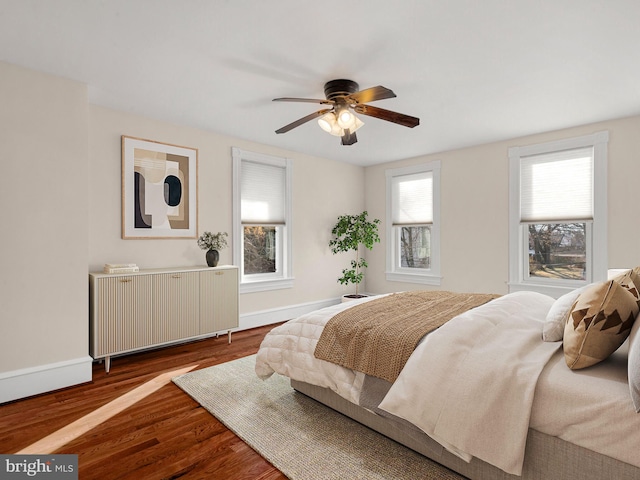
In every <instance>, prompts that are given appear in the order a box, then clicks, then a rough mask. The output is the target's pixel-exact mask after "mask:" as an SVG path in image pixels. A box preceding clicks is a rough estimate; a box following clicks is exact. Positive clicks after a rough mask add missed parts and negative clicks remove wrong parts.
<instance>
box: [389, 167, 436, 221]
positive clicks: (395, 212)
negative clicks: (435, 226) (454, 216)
mask: <svg viewBox="0 0 640 480" xmlns="http://www.w3.org/2000/svg"><path fill="white" fill-rule="evenodd" d="M391 195H392V199H391V205H392V213H391V217H392V220H391V221H392V224H393V226H400V225H427V224H431V223H433V172H421V173H415V174H411V175H400V176H397V177H393V178H392V179H391Z"/></svg>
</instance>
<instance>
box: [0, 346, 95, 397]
mask: <svg viewBox="0 0 640 480" xmlns="http://www.w3.org/2000/svg"><path fill="white" fill-rule="evenodd" d="M92 362H93V359H92V358H91V357H90V356H86V357H81V358H75V359H73V360H67V361H64V362H57V363H50V364H47V365H39V366H37V367H31V368H23V369H21V370H14V371H11V372H4V373H0V403H4V402H10V401H12V400H18V399H20V398H25V397H30V396H32V395H38V394H40V393H45V392H50V391H52V390H59V389H61V388H66V387H70V386H72V385H78V384H79V383H85V382H90V381H91V378H92V376H91V363H92Z"/></svg>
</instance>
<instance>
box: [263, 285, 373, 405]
mask: <svg viewBox="0 0 640 480" xmlns="http://www.w3.org/2000/svg"><path fill="white" fill-rule="evenodd" d="M375 298H380V297H379V296H378V297H367V298H364V299H360V300H353V301H350V302H346V303H339V304H337V305H332V306H330V307H326V308H323V309H321V310H316V311H315V312H311V313H307V314H305V315H302V316H300V317H298V318H296V319H294V320H290V321H289V322H287V323H284V324H282V325H280V326H278V327H276V328H274V329H273V330H271V331H270V332H269V333H268V334H267V335H266V336H265V338H264V340H263V341H262V344H261V345H260V350H258V355H257V357H256V374H257V375H258V377H260V378H262V379H263V380H264V379H266V378H269V377H270V376H271V375H273V373H274V372H275V373H279V374H280V375H285V376H287V377H289V378H292V379H293V380H298V381H301V382H306V383H310V384H312V385H317V386H319V387H325V388H330V389H331V390H333V391H334V392H336V393H337V394H338V395H340V396H341V397H343V398H345V399H347V400H349V401H350V402H352V403H355V404H357V403H358V401H359V399H360V391H361V390H362V382H363V381H364V374H363V373H360V372H354V371H353V370H350V369H348V368H344V367H341V366H340V365H336V364H334V363H330V362H326V361H324V360H319V359H317V358H316V357H315V356H314V355H313V353H314V351H315V349H316V344H317V343H318V340H319V339H320V335H321V334H322V329H323V328H324V326H325V324H326V323H327V322H328V321H329V320H330V319H331V318H332V317H333V316H334V315H335V314H337V313H338V312H341V311H343V310H345V309H347V308H349V307H351V306H353V305H355V304H356V303H364V302H368V301H370V300H373V299H375Z"/></svg>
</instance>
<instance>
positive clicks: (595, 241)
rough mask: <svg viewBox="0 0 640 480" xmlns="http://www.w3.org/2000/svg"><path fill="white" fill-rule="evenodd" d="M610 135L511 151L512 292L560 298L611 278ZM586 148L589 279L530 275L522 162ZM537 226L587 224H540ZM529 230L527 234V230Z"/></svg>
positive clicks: (510, 149) (605, 134) (564, 140)
mask: <svg viewBox="0 0 640 480" xmlns="http://www.w3.org/2000/svg"><path fill="white" fill-rule="evenodd" d="M608 142H609V132H608V131H602V132H597V133H594V134H591V135H583V136H579V137H573V138H567V139H563V140H557V141H552V142H545V143H539V144H534V145H528V146H523V147H511V148H509V281H508V288H509V292H516V291H523V290H532V291H536V292H539V293H543V294H546V295H550V296H552V297H559V296H561V295H563V294H564V293H567V292H569V291H571V290H573V289H575V288H578V287H580V286H583V285H587V284H589V283H592V282H595V281H604V280H606V279H607V264H608V255H607V148H608ZM583 147H592V148H593V220H589V221H587V222H586V224H587V225H586V232H585V233H586V235H585V236H586V242H587V249H586V250H587V251H586V256H587V258H586V265H587V271H586V278H585V280H563V279H543V278H540V277H531V276H529V274H528V272H529V243H528V227H527V226H528V224H529V223H531V222H522V221H521V220H520V202H521V197H520V194H521V191H520V167H521V159H522V158H523V157H529V156H532V155H542V154H552V153H555V152H560V151H563V150H572V149H578V148H583ZM536 223H541V224H545V223H550V224H554V223H561V224H564V223H583V222H574V221H540V222H536ZM525 230H527V231H525Z"/></svg>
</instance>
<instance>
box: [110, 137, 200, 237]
mask: <svg viewBox="0 0 640 480" xmlns="http://www.w3.org/2000/svg"><path fill="white" fill-rule="evenodd" d="M197 188H198V150H197V149H194V148H188V147H180V146H178V145H170V144H168V143H160V142H155V141H152V140H144V139H142V138H134V137H127V136H125V135H123V136H122V238H123V239H151V238H196V237H197V233H198V194H197Z"/></svg>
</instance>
